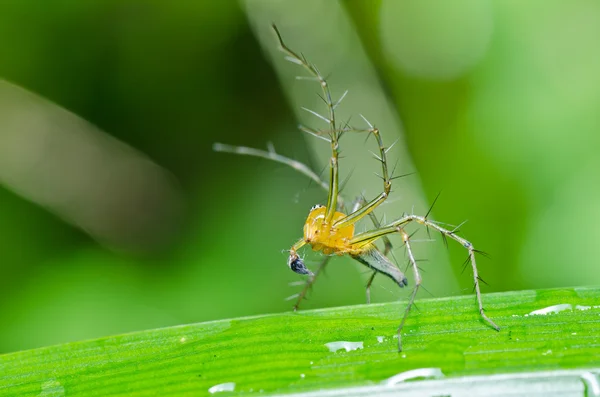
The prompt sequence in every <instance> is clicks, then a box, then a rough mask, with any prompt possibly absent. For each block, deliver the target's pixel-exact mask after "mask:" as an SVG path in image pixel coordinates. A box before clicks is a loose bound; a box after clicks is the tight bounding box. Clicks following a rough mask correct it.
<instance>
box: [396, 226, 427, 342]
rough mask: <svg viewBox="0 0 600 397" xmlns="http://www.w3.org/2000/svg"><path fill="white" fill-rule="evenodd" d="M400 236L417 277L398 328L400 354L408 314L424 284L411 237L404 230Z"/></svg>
mask: <svg viewBox="0 0 600 397" xmlns="http://www.w3.org/2000/svg"><path fill="white" fill-rule="evenodd" d="M400 234H401V235H402V241H404V245H405V246H406V255H407V256H408V261H409V262H410V264H411V266H412V268H413V273H414V275H415V288H414V289H413V292H412V294H411V295H410V298H409V300H408V305H407V306H406V309H405V310H404V316H403V317H402V321H401V322H400V325H399V326H398V351H399V352H401V351H402V328H404V323H405V322H406V319H407V318H408V314H409V313H410V309H411V307H412V305H413V303H414V302H415V298H416V296H417V291H418V290H419V287H420V286H421V282H422V279H421V273H419V267H418V266H417V261H416V260H415V256H414V254H413V251H412V247H411V245H410V237H409V235H408V234H407V233H406V231H404V229H402V230H401V231H400Z"/></svg>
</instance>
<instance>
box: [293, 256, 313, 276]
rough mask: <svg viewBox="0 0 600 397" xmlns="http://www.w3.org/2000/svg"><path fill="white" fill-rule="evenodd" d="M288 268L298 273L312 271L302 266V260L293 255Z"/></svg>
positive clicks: (309, 272)
mask: <svg viewBox="0 0 600 397" xmlns="http://www.w3.org/2000/svg"><path fill="white" fill-rule="evenodd" d="M290 269H292V271H294V272H296V273H298V274H312V272H311V271H310V270H308V269H307V268H306V266H304V262H303V261H302V259H300V258H299V257H295V258H294V259H292V260H291V261H290Z"/></svg>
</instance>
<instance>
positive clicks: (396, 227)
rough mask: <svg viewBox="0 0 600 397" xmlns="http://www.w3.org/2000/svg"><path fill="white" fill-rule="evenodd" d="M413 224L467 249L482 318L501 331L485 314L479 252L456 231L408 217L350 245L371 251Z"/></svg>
mask: <svg viewBox="0 0 600 397" xmlns="http://www.w3.org/2000/svg"><path fill="white" fill-rule="evenodd" d="M411 222H416V223H418V224H420V225H423V226H426V227H430V228H432V229H434V230H436V231H438V232H440V233H441V234H442V235H444V236H446V237H448V238H451V239H452V240H454V241H456V242H458V243H459V244H460V245H462V246H463V247H464V248H465V249H467V251H468V253H469V260H470V262H471V268H472V270H473V281H474V287H475V294H476V296H477V303H478V305H479V314H480V316H481V318H482V319H483V320H484V321H486V322H487V323H488V324H489V325H490V326H491V327H492V328H494V329H495V330H496V331H500V327H498V325H496V323H494V322H493V321H492V320H491V319H490V318H489V317H488V316H487V315H486V314H485V312H484V308H483V302H482V300H481V290H480V287H479V281H480V280H481V279H480V278H479V272H478V271H477V263H476V261H475V252H477V251H476V250H475V248H474V247H473V244H471V243H470V242H469V241H467V240H466V239H464V238H462V237H460V236H459V235H457V234H456V233H455V232H454V231H452V230H449V229H446V228H444V227H442V226H440V225H439V224H437V223H435V222H432V221H431V220H429V219H427V218H426V217H424V216H420V215H406V216H404V217H402V218H400V219H398V220H396V221H394V222H392V223H390V224H389V225H387V226H383V227H381V228H379V229H375V230H371V231H368V232H365V233H360V234H357V235H356V236H354V237H353V238H352V239H351V240H350V243H351V244H353V245H354V247H355V248H356V249H359V250H362V249H364V250H369V247H370V246H371V245H372V243H373V242H374V241H375V240H377V239H379V238H381V237H383V236H385V235H388V234H391V233H398V232H400V233H402V232H403V228H404V226H405V225H406V224H408V223H411ZM413 268H414V267H413ZM416 269H417V270H418V268H416ZM412 300H414V298H411V301H412Z"/></svg>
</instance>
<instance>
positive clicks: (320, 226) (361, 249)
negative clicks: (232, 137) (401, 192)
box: [214, 26, 500, 351]
mask: <svg viewBox="0 0 600 397" xmlns="http://www.w3.org/2000/svg"><path fill="white" fill-rule="evenodd" d="M273 30H274V31H275V34H276V36H277V40H278V44H279V49H280V50H281V51H282V52H283V53H285V55H286V57H285V58H286V59H287V60H288V61H290V62H292V63H295V64H297V65H300V66H302V67H303V68H304V69H305V70H306V71H308V73H309V75H310V76H309V77H308V79H309V80H314V81H316V82H318V83H319V85H320V86H321V90H322V93H323V96H322V97H321V98H322V99H323V100H324V101H325V103H326V105H327V112H328V116H323V115H320V114H318V113H317V112H315V111H312V110H308V109H305V110H307V111H308V112H310V113H311V114H313V115H315V116H317V117H319V118H320V119H321V120H324V121H326V122H327V124H328V128H327V129H326V130H314V129H311V128H307V127H304V126H300V130H302V131H304V132H307V133H309V134H311V135H314V136H317V137H319V138H321V139H323V140H326V141H328V142H329V143H330V145H331V153H332V154H331V159H330V161H329V170H330V173H329V183H326V182H324V181H322V180H321V179H320V177H319V176H318V175H317V174H315V173H314V172H313V171H312V170H311V169H310V168H308V167H307V166H306V165H304V164H302V163H300V162H297V161H295V160H292V159H290V158H287V157H284V156H281V155H279V154H277V153H275V151H274V150H273V149H270V150H269V151H268V152H265V151H262V150H258V149H253V148H248V147H242V146H227V145H223V144H215V146H214V149H215V150H218V151H224V152H232V153H237V154H247V155H253V156H259V157H264V158H268V159H271V160H274V161H278V162H280V163H283V164H287V165H289V166H291V167H293V168H294V169H296V170H298V171H300V172H302V173H303V174H305V175H307V176H308V177H310V178H311V179H313V180H314V181H315V182H317V183H318V184H319V185H320V186H322V187H323V188H324V189H326V190H327V192H328V196H327V205H316V206H314V207H313V208H312V209H311V210H310V212H309V214H308V217H307V219H306V222H305V224H304V235H303V237H302V238H301V239H300V240H298V242H296V243H295V244H294V245H293V246H292V248H291V249H290V250H289V252H290V255H289V258H288V266H289V267H290V268H291V269H292V270H293V271H294V272H296V273H299V274H306V275H309V279H308V281H307V283H306V286H305V287H304V289H303V290H302V292H301V293H300V294H299V296H298V300H297V302H296V305H295V306H294V309H297V308H298V305H299V304H300V302H301V301H302V299H303V298H304V297H305V295H306V293H307V291H308V290H309V289H310V287H311V286H312V284H313V283H314V282H315V280H316V278H317V276H318V275H319V273H320V271H321V270H323V268H324V267H325V266H326V264H327V263H328V260H329V258H330V257H331V256H334V255H349V256H351V257H352V258H353V259H356V260H357V261H359V262H360V263H362V264H363V265H366V266H368V267H369V268H371V269H372V270H374V272H373V274H372V275H371V278H370V279H369V282H368V283H367V302H369V300H370V295H369V288H370V286H371V283H372V282H373V278H374V277H375V275H376V274H379V273H381V274H383V275H385V276H387V277H389V278H391V279H392V280H394V282H395V283H396V284H397V285H398V286H400V287H404V286H407V285H408V280H407V279H406V277H405V275H404V273H403V272H402V271H401V270H400V269H399V268H398V266H396V265H395V264H394V263H392V262H391V261H390V260H389V259H388V257H387V255H388V253H389V252H390V249H391V243H390V241H389V240H388V238H387V236H388V235H391V234H399V235H400V236H401V237H402V242H403V244H404V246H405V248H406V256H407V257H408V262H409V264H410V267H411V268H412V271H413V273H414V276H415V287H414V289H413V292H412V294H411V296H410V299H409V302H408V305H407V306H406V309H405V311H404V316H403V317H402V321H401V322H400V325H399V327H398V349H399V350H400V351H401V350H402V334H401V331H402V328H403V326H404V323H405V321H406V318H407V317H408V314H409V312H410V308H411V306H412V304H413V302H414V300H415V296H416V294H417V291H418V290H419V287H420V285H421V275H420V272H419V268H418V266H417V263H416V260H415V257H414V255H413V251H412V246H411V242H410V236H409V235H408V234H407V233H406V232H405V230H404V228H405V226H406V225H408V224H410V223H417V224H420V225H423V226H426V227H427V228H429V229H433V230H435V231H437V232H439V233H441V235H442V237H443V238H444V240H446V239H447V238H450V239H452V240H455V241H457V242H458V243H460V244H461V245H462V246H463V247H464V248H466V249H467V251H468V258H467V260H468V261H470V263H471V267H472V270H473V279H474V284H475V285H474V287H475V292H476V295H477V302H478V304H479V313H480V315H481V317H482V318H483V320H485V321H486V322H487V323H488V324H490V325H491V326H492V327H493V328H494V329H496V330H499V329H500V328H499V327H498V326H497V325H496V324H495V323H494V322H493V321H492V320H490V319H489V318H488V317H487V316H486V315H485V313H484V311H483V304H482V301H481V292H480V289H479V280H480V278H479V275H478V272H477V265H476V263H475V253H476V252H478V251H476V250H475V248H474V247H473V245H472V244H471V243H470V242H468V241H467V240H465V239H464V238H462V237H461V236H459V235H458V234H457V233H458V228H453V229H447V228H445V227H442V226H441V225H440V224H439V223H437V222H434V221H432V220H430V219H428V215H429V212H428V213H427V214H426V215H425V216H420V215H404V216H402V217H400V218H399V219H397V220H395V221H393V222H391V223H389V224H387V225H383V226H382V225H381V224H380V223H379V221H378V219H377V218H376V217H375V216H374V214H373V210H375V209H376V208H377V207H379V206H380V205H381V204H382V203H383V202H384V201H385V200H386V199H387V198H388V196H389V194H390V192H391V186H392V180H393V179H394V178H393V177H392V176H390V175H389V174H388V167H387V158H386V155H387V153H388V151H389V150H390V149H391V146H390V147H387V148H386V147H385V146H384V144H383V140H382V138H381V135H380V133H379V130H378V129H377V128H375V127H373V125H372V124H371V123H370V122H368V121H367V119H366V118H364V117H363V120H364V121H365V123H366V124H367V125H368V128H363V129H361V128H352V127H350V126H348V125H346V126H344V127H339V126H338V125H337V124H336V117H335V109H336V107H337V106H338V105H339V104H340V102H341V101H342V99H343V98H344V97H345V96H346V94H347V91H346V92H345V93H344V94H343V95H342V96H341V97H340V99H338V100H337V101H336V102H334V101H332V99H331V98H332V97H331V92H330V91H329V86H328V84H327V81H326V80H325V78H323V76H322V75H321V74H320V73H319V71H318V70H317V68H316V67H315V66H314V65H313V64H311V63H309V62H308V61H307V60H306V58H304V56H300V55H298V54H296V53H295V52H294V51H292V50H290V49H289V48H288V47H287V46H286V45H285V44H284V42H283V40H282V38H281V35H280V34H279V31H278V30H277V28H276V27H275V26H273ZM361 117H362V115H361ZM350 132H355V133H366V134H369V135H372V136H373V137H374V138H375V140H376V142H377V146H378V150H379V155H375V157H376V158H377V160H379V162H380V163H381V172H382V173H381V178H382V179H383V190H382V192H381V193H380V194H379V195H377V196H376V197H375V198H373V199H372V200H371V201H368V202H367V201H366V200H364V199H363V198H362V197H361V198H360V199H358V200H357V201H356V203H357V205H356V206H355V207H354V209H353V211H351V212H350V213H349V214H345V213H344V212H342V208H343V200H342V197H341V196H340V194H339V181H338V158H339V139H340V137H341V136H342V135H343V134H344V133H350ZM430 211H431V209H430ZM365 217H369V218H370V219H371V222H372V223H373V226H374V228H373V229H372V230H369V231H366V232H362V233H358V234H355V224H356V222H358V221H359V220H361V219H363V218H365ZM378 240H382V241H383V242H384V245H385V249H384V250H383V252H382V251H380V250H379V249H378V248H377V247H376V246H375V242H376V241H378ZM305 245H310V246H311V247H312V249H313V250H315V251H321V252H323V254H325V255H326V257H325V259H324V260H323V262H321V264H320V265H319V267H318V269H317V270H316V271H315V273H314V274H313V273H312V272H311V271H310V270H309V269H307V268H306V266H305V264H304V261H303V260H302V259H301V258H300V256H299V255H298V251H299V250H300V249H301V248H302V247H303V246H305Z"/></svg>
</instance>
